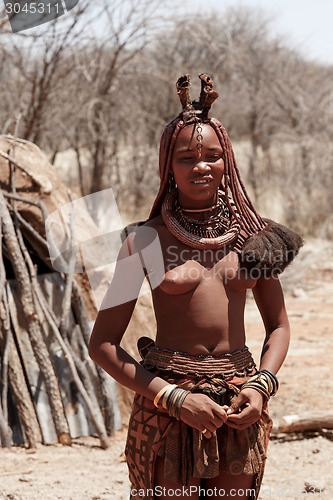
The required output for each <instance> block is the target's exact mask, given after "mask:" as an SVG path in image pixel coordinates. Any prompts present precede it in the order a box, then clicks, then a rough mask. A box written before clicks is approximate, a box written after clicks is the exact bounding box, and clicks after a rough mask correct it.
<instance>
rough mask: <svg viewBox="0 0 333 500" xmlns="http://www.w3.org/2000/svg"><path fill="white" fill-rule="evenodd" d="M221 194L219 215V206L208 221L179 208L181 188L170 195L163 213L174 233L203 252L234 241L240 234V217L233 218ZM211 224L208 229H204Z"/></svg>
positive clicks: (213, 210)
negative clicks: (187, 213) (178, 200)
mask: <svg viewBox="0 0 333 500" xmlns="http://www.w3.org/2000/svg"><path fill="white" fill-rule="evenodd" d="M218 195H219V196H218V199H219V201H218V208H217V212H216V213H215V209H216V207H211V211H212V212H213V213H212V214H211V215H208V217H206V218H205V219H200V218H199V217H194V216H192V217H190V216H188V215H186V214H185V213H184V209H182V208H181V207H179V205H178V202H177V198H178V191H177V189H173V190H172V191H170V192H169V193H167V195H166V197H165V198H164V200H163V203H162V209H161V214H162V218H163V221H164V223H165V225H166V227H167V228H168V230H169V231H170V233H171V234H172V235H173V236H175V238H177V239H178V240H179V241H181V242H182V243H184V244H185V245H187V246H189V247H192V248H199V249H205V248H211V249H217V248H221V247H223V246H225V245H228V244H229V243H231V242H232V241H234V240H235V239H236V238H237V236H238V234H239V231H240V224H239V222H238V218H237V217H231V216H230V213H229V209H228V207H227V206H226V204H225V203H224V201H223V192H222V191H219V193H218ZM233 207H234V205H233ZM207 222H209V225H208V227H200V225H201V226H202V225H203V224H206V223H207Z"/></svg>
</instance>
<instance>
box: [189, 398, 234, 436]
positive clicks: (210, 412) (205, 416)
mask: <svg viewBox="0 0 333 500" xmlns="http://www.w3.org/2000/svg"><path fill="white" fill-rule="evenodd" d="M227 408H228V407H227ZM180 418H181V420H182V421H183V422H185V423H186V424H187V425H190V426H191V427H194V428H195V429H198V430H199V431H200V432H202V431H205V429H207V432H204V433H203V435H204V436H205V438H207V439H209V438H210V437H212V434H213V432H215V431H216V429H217V428H219V427H221V426H222V425H223V423H224V422H226V420H227V414H226V410H225V409H223V408H222V406H220V405H218V404H217V403H215V401H213V400H212V399H210V398H209V397H208V396H206V394H196V393H194V394H192V393H191V394H188V395H187V396H186V398H185V401H184V403H183V404H182V407H181V410H180Z"/></svg>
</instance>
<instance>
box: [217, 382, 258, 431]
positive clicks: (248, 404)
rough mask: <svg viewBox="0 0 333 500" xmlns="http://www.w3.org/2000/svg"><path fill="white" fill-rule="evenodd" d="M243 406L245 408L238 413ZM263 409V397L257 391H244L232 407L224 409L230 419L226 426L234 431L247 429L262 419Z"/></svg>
mask: <svg viewBox="0 0 333 500" xmlns="http://www.w3.org/2000/svg"><path fill="white" fill-rule="evenodd" d="M241 406H243V409H241V411H240V412H238V410H239V409H240V408H241ZM262 407H263V397H262V395H261V394H260V393H259V392H258V391H256V390H255V389H251V388H248V389H244V390H243V391H241V392H240V393H239V394H238V396H237V398H236V399H235V400H234V402H233V403H232V404H231V405H230V406H223V407H222V408H223V409H224V410H225V411H226V413H227V417H228V419H227V421H226V422H225V424H226V425H229V427H233V428H234V429H239V430H242V429H246V427H249V426H250V425H252V424H254V423H255V422H258V420H259V419H260V417H261V412H262Z"/></svg>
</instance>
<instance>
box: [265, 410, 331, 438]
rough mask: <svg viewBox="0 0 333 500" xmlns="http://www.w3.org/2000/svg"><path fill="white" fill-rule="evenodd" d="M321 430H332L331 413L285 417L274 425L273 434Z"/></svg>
mask: <svg viewBox="0 0 333 500" xmlns="http://www.w3.org/2000/svg"><path fill="white" fill-rule="evenodd" d="M321 429H333V412H332V411H331V412H326V413H320V412H316V413H302V414H300V415H286V416H284V417H281V418H280V419H278V420H277V422H276V423H274V427H273V433H279V432H310V431H319V430H321Z"/></svg>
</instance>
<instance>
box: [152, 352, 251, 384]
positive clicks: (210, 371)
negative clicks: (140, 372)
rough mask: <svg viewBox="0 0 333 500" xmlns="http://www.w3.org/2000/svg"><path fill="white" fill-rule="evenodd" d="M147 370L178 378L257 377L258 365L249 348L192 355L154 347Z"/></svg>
mask: <svg viewBox="0 0 333 500" xmlns="http://www.w3.org/2000/svg"><path fill="white" fill-rule="evenodd" d="M143 366H144V367H145V368H147V369H148V370H156V369H158V370H159V371H161V372H165V373H168V374H175V375H184V376H186V375H190V376H196V377H205V378H212V377H216V376H218V377H221V378H230V377H231V378H232V377H244V376H248V375H249V374H251V373H253V370H254V369H255V362H254V360H253V357H252V354H251V353H250V351H249V349H248V347H247V346H244V347H242V348H241V349H237V350H234V351H233V352H228V353H222V354H219V355H214V354H190V353H188V352H186V351H182V350H171V349H168V348H160V347H158V346H156V345H155V344H151V345H150V348H149V350H148V352H147V353H146V354H145V357H144V360H143Z"/></svg>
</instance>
